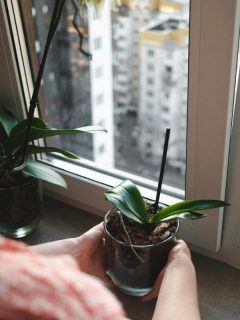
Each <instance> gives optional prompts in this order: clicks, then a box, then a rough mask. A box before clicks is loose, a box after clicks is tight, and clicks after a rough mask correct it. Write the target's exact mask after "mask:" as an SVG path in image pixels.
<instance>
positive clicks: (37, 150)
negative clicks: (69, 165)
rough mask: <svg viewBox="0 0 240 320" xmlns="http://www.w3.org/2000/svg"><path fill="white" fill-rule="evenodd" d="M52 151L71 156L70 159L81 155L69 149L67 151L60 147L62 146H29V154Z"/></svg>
mask: <svg viewBox="0 0 240 320" xmlns="http://www.w3.org/2000/svg"><path fill="white" fill-rule="evenodd" d="M51 152H55V153H60V154H62V155H63V156H65V157H66V158H69V159H74V160H77V159H79V157H78V156H77V155H75V154H74V153H72V152H69V151H65V150H63V149H60V148H55V147H39V146H33V145H28V146H27V154H37V153H51Z"/></svg>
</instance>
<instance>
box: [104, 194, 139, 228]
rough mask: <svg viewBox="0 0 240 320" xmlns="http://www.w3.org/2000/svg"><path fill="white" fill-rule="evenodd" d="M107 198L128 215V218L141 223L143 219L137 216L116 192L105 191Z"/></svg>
mask: <svg viewBox="0 0 240 320" xmlns="http://www.w3.org/2000/svg"><path fill="white" fill-rule="evenodd" d="M105 198H106V199H107V200H108V201H110V202H111V203H112V204H113V205H114V206H115V207H116V208H117V209H118V210H119V211H120V212H121V213H122V214H124V215H125V216H127V217H128V218H130V219H132V220H134V221H136V222H138V223H141V220H139V219H138V217H136V216H135V215H134V214H133V212H132V211H130V210H129V209H128V207H127V206H126V203H125V202H124V201H123V200H122V198H121V197H120V196H118V195H117V194H114V193H107V192H106V193H105Z"/></svg>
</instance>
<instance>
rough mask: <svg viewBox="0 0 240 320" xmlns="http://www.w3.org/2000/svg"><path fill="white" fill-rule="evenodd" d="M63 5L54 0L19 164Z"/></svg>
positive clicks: (24, 153)
mask: <svg viewBox="0 0 240 320" xmlns="http://www.w3.org/2000/svg"><path fill="white" fill-rule="evenodd" d="M64 3H65V0H61V1H59V0H55V6H54V9H53V14H52V18H51V22H50V27H49V31H48V35H47V40H46V44H45V47H44V51H43V57H42V60H41V63H40V67H39V70H38V74H37V78H36V81H35V83H34V88H33V94H32V97H31V100H30V106H29V111H28V114H27V118H28V126H27V130H26V136H25V140H24V143H23V146H22V148H21V164H23V163H24V161H25V156H26V149H27V143H28V138H29V135H30V130H31V125H32V121H33V117H34V111H35V109H36V107H37V99H38V93H39V89H40V86H41V80H42V76H43V71H44V67H45V63H46V60H47V56H48V51H49V48H50V46H51V43H52V40H53V37H54V35H55V32H56V30H57V27H58V23H59V21H60V18H61V14H62V10H63V6H64Z"/></svg>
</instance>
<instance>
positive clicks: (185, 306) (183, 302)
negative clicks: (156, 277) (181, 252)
mask: <svg viewBox="0 0 240 320" xmlns="http://www.w3.org/2000/svg"><path fill="white" fill-rule="evenodd" d="M172 319H178V320H188V319H189V320H199V319H200V315H199V309H198V300H197V284H196V274H195V269H194V266H193V264H192V262H191V261H190V260H181V259H180V260H179V261H174V262H173V263H172V265H171V266H169V267H168V268H167V270H166V273H165V275H164V279H163V281H162V284H161V289H160V292H159V295H158V299H157V304H156V308H155V312H154V316H153V320H172Z"/></svg>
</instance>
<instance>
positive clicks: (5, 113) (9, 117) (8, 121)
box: [0, 106, 17, 135]
mask: <svg viewBox="0 0 240 320" xmlns="http://www.w3.org/2000/svg"><path fill="white" fill-rule="evenodd" d="M0 122H1V123H2V125H3V126H4V128H5V130H6V133H7V134H8V135H9V134H10V132H11V130H12V128H13V127H14V126H15V125H16V124H17V119H16V117H15V116H14V115H13V114H12V113H11V112H10V111H9V110H8V109H6V108H5V107H3V106H1V107H0Z"/></svg>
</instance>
